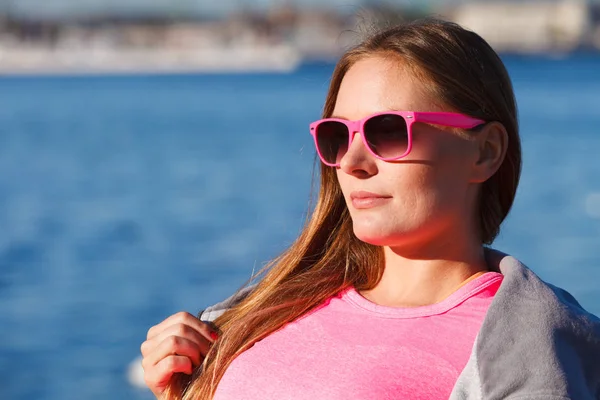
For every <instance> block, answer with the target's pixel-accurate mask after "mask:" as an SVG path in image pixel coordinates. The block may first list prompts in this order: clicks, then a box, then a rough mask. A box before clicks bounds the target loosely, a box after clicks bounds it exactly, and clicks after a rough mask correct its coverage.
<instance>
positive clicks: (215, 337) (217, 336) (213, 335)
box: [210, 331, 219, 340]
mask: <svg viewBox="0 0 600 400" xmlns="http://www.w3.org/2000/svg"><path fill="white" fill-rule="evenodd" d="M210 337H211V338H212V340H217V339H218V338H219V335H217V332H214V331H211V332H210Z"/></svg>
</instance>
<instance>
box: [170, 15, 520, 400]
mask: <svg viewBox="0 0 600 400" xmlns="http://www.w3.org/2000/svg"><path fill="white" fill-rule="evenodd" d="M373 55H383V56H386V55H389V56H393V57H398V58H399V59H400V60H402V62H403V64H405V65H408V66H409V67H411V68H412V70H413V71H414V72H415V73H416V74H419V76H420V77H423V78H424V79H423V81H424V85H425V87H426V89H427V90H428V91H429V92H430V94H431V95H432V96H435V97H433V98H436V99H438V100H439V102H440V103H441V104H444V105H446V106H448V107H449V108H451V109H453V110H456V111H458V112H461V113H464V114H467V115H470V116H473V117H477V118H480V119H483V120H486V121H498V122H500V123H501V124H503V125H504V127H505V128H506V130H507V132H508V150H507V154H506V157H505V159H504V162H503V164H502V166H501V167H500V169H499V170H498V171H497V172H496V174H495V175H494V176H493V177H491V178H490V179H489V180H488V181H486V182H485V183H483V184H482V185H481V190H480V202H479V207H478V210H475V212H477V213H479V216H480V218H479V220H480V221H481V222H480V232H481V243H482V244H490V243H492V241H493V240H494V238H495V237H496V236H497V234H498V232H499V229H500V224H501V223H502V221H503V220H504V218H505V217H506V215H507V214H508V212H509V210H510V208H511V206H512V203H513V200H514V197H515V193H516V189H517V184H518V181H519V176H520V170H521V148H520V140H519V134H518V124H517V110H516V104H515V98H514V94H513V89H512V85H511V82H510V78H509V76H508V73H507V71H506V69H505V68H504V65H503V63H502V61H501V60H500V58H499V57H498V55H497V54H496V53H495V52H494V51H493V50H492V48H491V47H490V46H489V45H488V44H487V43H486V42H485V41H484V40H483V39H482V38H481V37H480V36H478V35H477V34H475V33H473V32H470V31H468V30H465V29H463V28H461V27H460V26H458V25H456V24H453V23H450V22H445V21H439V20H432V19H426V20H419V21H414V22H412V23H408V24H405V25H402V26H397V27H393V28H389V29H386V30H384V31H381V32H378V33H375V34H373V35H371V37H369V38H367V39H366V40H365V41H363V42H362V43H360V44H359V45H357V46H355V47H354V48H352V49H350V50H349V51H347V52H346V53H345V54H344V55H343V56H342V57H341V59H340V60H339V62H338V63H337V65H336V67H335V70H334V72H333V76H332V79H331V83H330V87H329V92H328V94H327V98H326V101H325V107H324V110H323V116H324V117H329V116H331V114H332V112H333V109H334V106H335V102H336V98H337V94H338V91H339V88H340V84H341V82H342V79H343V78H344V75H345V74H346V72H347V71H348V70H349V69H350V67H351V66H352V65H353V64H354V63H356V62H357V61H358V60H360V59H362V58H365V57H369V56H373ZM320 176H321V178H320V188H319V193H318V198H317V201H316V204H315V207H314V210H313V212H312V215H311V216H310V218H308V219H307V221H306V224H305V226H304V228H303V230H302V233H301V234H300V235H299V237H298V239H297V240H296V241H295V242H294V243H293V244H292V245H291V246H290V247H289V249H287V251H285V252H284V253H283V254H282V255H280V256H279V257H278V258H276V259H275V260H273V261H272V262H271V263H269V264H268V265H267V266H266V267H265V268H263V269H262V270H261V271H260V272H259V274H260V277H261V279H260V281H259V283H258V285H257V287H256V289H254V290H253V292H252V293H251V294H250V295H249V296H248V297H247V298H246V299H244V300H243V301H242V302H241V303H240V304H238V305H237V306H235V307H234V308H232V309H230V310H229V311H227V312H225V313H224V314H223V315H222V316H220V317H219V318H217V320H216V321H215V324H216V325H217V326H218V327H219V329H220V330H221V336H220V337H219V339H218V340H217V341H216V342H215V343H214V344H213V346H212V348H211V350H210V352H209V353H208V355H207V356H206V358H205V360H204V363H203V365H202V367H201V368H199V369H197V370H196V371H195V372H194V374H193V376H192V377H191V378H188V377H185V376H182V375H180V376H178V378H177V379H178V381H177V382H174V383H173V384H172V385H171V388H170V390H169V395H168V398H169V399H184V400H209V399H212V397H213V395H214V393H215V390H216V387H217V384H218V382H219V381H220V379H221V377H222V376H223V374H224V373H225V370H226V369H227V367H228V366H229V364H230V363H231V362H232V361H233V360H234V359H235V358H236V357H237V356H238V355H239V354H241V353H242V352H244V351H245V350H246V349H248V348H250V347H251V346H252V345H253V344H254V343H255V342H257V341H259V340H261V339H263V338H264V337H266V336H268V335H269V334H271V333H272V332H274V331H276V330H278V329H280V328H281V327H282V326H284V325H285V324H286V323H289V322H291V321H293V320H295V319H297V318H298V317H300V316H302V315H304V314H306V313H307V312H308V311H310V310H312V309H314V308H315V307H317V306H318V305H320V304H321V303H323V302H324V301H325V300H326V299H328V298H329V297H331V296H334V295H336V294H337V293H339V292H340V291H341V290H343V289H345V288H347V287H348V286H350V285H351V286H353V287H355V288H356V289H357V290H367V289H371V288H373V287H375V285H376V284H377V283H378V282H379V280H380V279H381V275H382V273H383V267H384V265H383V253H382V251H381V248H379V247H376V246H373V245H370V244H367V243H364V242H361V241H360V240H358V239H357V238H356V236H354V234H353V231H352V221H351V220H350V215H349V213H348V209H347V207H346V204H345V202H344V198H343V197H342V193H341V190H340V187H339V185H338V182H337V179H336V174H335V170H334V169H333V168H329V167H324V168H322V169H321V174H320ZM180 385H181V386H180ZM178 387H183V388H184V390H183V393H181V392H177V390H176V388H178Z"/></svg>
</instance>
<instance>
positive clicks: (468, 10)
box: [0, 0, 600, 75]
mask: <svg viewBox="0 0 600 400" xmlns="http://www.w3.org/2000/svg"><path fill="white" fill-rule="evenodd" d="M432 15H433V16H441V17H443V18H445V19H449V20H451V21H455V22H457V23H459V24H461V25H463V26H465V27H467V28H469V29H472V30H474V31H475V32H477V33H479V34H480V35H481V36H483V37H484V38H485V39H486V40H488V41H489V42H490V44H491V45H492V46H493V47H494V48H495V49H496V50H497V51H498V52H499V53H503V54H527V55H529V54H534V55H539V54H541V55H550V56H552V57H563V56H566V55H568V54H570V53H574V52H599V51H600V4H592V3H586V2H584V1H578V0H563V1H555V2H539V1H526V2H511V1H509V2H499V1H496V2H481V3H479V2H467V3H461V4H457V5H455V6H454V7H452V8H449V7H448V6H446V7H443V6H438V7H437V8H428V9H414V8H413V9H410V8H390V7H361V8H360V11H359V12H355V13H345V14H344V13H338V12H335V11H332V10H325V9H315V8H312V9H311V8H309V9H306V8H297V7H293V6H278V7H275V8H273V9H271V10H268V11H267V12H261V13H259V12H251V11H245V12H236V13H233V14H229V15H228V16H226V17H224V18H220V19H219V18H212V19H210V18H208V19H203V18H200V17H194V18H185V17H178V18H174V17H161V16H145V17H144V16H128V17H123V16H106V15H103V16H88V17H77V18H74V17H72V18H65V19H56V18H55V19H41V18H37V19H35V18H32V17H24V16H16V15H12V14H11V13H9V12H7V11H6V10H5V12H4V14H0V75H28V74H90V73H91V74H94V73H100V74H107V73H194V72H246V71H264V72H289V71H293V70H295V69H296V68H297V67H298V66H299V65H300V64H302V63H304V62H307V61H326V62H330V61H335V60H336V59H337V58H338V57H339V55H340V54H341V52H342V51H343V50H344V49H345V48H347V47H349V46H350V45H352V44H353V43H356V42H357V41H359V40H360V38H361V35H362V33H364V32H365V30H367V28H368V27H373V26H375V25H377V24H378V23H379V22H381V21H386V22H389V23H394V22H398V21H401V20H402V21H406V20H411V19H415V18H419V17H423V16H432Z"/></svg>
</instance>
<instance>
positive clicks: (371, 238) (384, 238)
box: [354, 226, 398, 246]
mask: <svg viewBox="0 0 600 400" xmlns="http://www.w3.org/2000/svg"><path fill="white" fill-rule="evenodd" d="M354 235H355V236H356V237H357V238H358V239H359V240H361V241H363V242H365V243H369V244H372V245H373V246H390V245H392V244H394V243H395V242H397V241H398V233H397V232H394V233H392V232H386V230H383V229H365V228H359V227H356V226H355V227H354Z"/></svg>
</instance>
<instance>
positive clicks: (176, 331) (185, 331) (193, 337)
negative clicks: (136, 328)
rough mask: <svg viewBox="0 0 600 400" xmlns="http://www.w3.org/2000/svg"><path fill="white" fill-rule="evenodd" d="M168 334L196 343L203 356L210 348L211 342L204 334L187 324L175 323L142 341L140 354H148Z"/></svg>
mask: <svg viewBox="0 0 600 400" xmlns="http://www.w3.org/2000/svg"><path fill="white" fill-rule="evenodd" d="M169 336H178V337H182V338H185V339H188V340H190V341H192V342H194V343H196V344H197V345H198V347H199V350H200V353H201V354H202V355H203V356H204V355H206V354H207V353H208V350H210V345H211V342H210V341H209V339H207V338H206V337H205V336H204V335H202V334H201V333H200V332H198V331H197V330H196V329H194V328H192V327H190V326H189V325H184V324H176V325H171V326H169V327H167V328H166V329H165V330H164V331H163V332H160V333H158V334H157V335H156V336H154V337H153V338H152V339H150V340H146V341H145V342H144V343H142V345H141V347H140V350H141V352H142V356H144V357H146V356H147V355H148V354H150V353H151V352H153V351H154V349H155V348H156V346H158V345H159V344H160V343H162V342H163V341H164V340H165V339H166V338H168V337H169Z"/></svg>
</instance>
